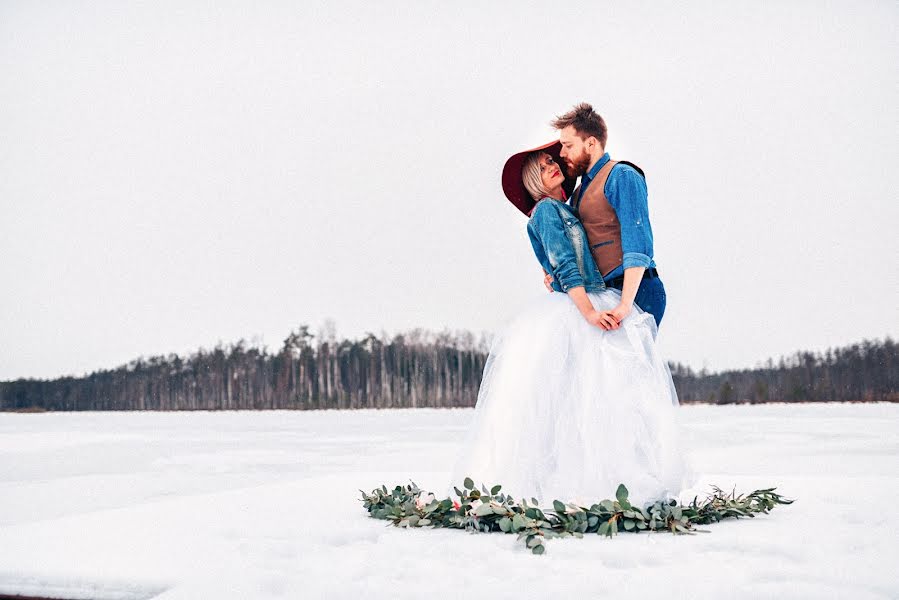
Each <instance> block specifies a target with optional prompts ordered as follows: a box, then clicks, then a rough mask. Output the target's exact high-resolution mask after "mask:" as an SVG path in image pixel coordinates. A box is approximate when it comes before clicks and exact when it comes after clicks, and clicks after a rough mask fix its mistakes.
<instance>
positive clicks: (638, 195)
mask: <svg viewBox="0 0 899 600" xmlns="http://www.w3.org/2000/svg"><path fill="white" fill-rule="evenodd" d="M552 126H553V127H554V128H556V129H557V130H559V141H560V142H561V143H562V151H561V157H562V159H563V160H565V163H566V165H567V166H568V177H570V178H574V177H578V176H580V178H581V183H580V185H579V186H578V188H577V189H575V190H574V193H573V194H572V196H571V198H570V199H569V202H570V204H571V206H572V207H573V208H574V209H575V211H576V212H577V213H578V216H579V217H580V219H581V222H582V223H583V225H584V229H585V230H586V232H587V239H588V241H589V244H590V251H591V252H592V253H593V258H594V259H595V260H596V265H597V266H598V267H599V271H600V273H602V278H603V281H604V282H605V284H606V287H610V288H615V289H618V290H620V291H621V302H620V303H619V304H618V306H616V307H615V308H614V309H612V310H606V311H602V312H601V313H600V314H601V318H600V327H602V328H603V329H605V330H610V329H618V327H619V324H620V323H621V321H622V320H623V319H624V318H625V317H626V316H627V315H628V314H630V312H631V310H632V308H633V304H634V302H636V303H637V306H639V307H640V308H641V309H643V310H644V311H646V312H648V313H650V314H652V316H654V317H655V320H656V325H659V324H661V322H662V315H664V314H665V304H666V295H665V286H664V285H662V280H661V279H659V274H658V271H656V268H655V266H656V264H655V261H654V260H653V254H652V227H651V226H650V224H649V208H648V205H647V198H646V181H645V179H644V176H643V171H642V169H640V167H638V166H637V165H635V164H633V163H629V162H626V161H614V160H611V159H610V158H609V153H608V152H606V151H605V147H606V137H607V129H606V123H605V121H603V118H602V117H601V116H599V115H598V114H597V113H596V111H594V110H593V107H592V106H590V105H589V104H587V103H586V102H582V103H581V104H578V105H577V106H575V107H574V108H573V109H571V110H570V111H568V112H567V113H565V114H564V115H562V116H560V117H558V118H556V119H555V120H554V121H553V122H552ZM551 278H552V275H547V276H546V280H545V283H546V284H547V287H548V288H549V289H550V290H552V288H551V287H550V285H549V282H550V281H551Z"/></svg>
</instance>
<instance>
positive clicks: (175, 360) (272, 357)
mask: <svg viewBox="0 0 899 600" xmlns="http://www.w3.org/2000/svg"><path fill="white" fill-rule="evenodd" d="M489 344H490V340H489V339H488V337H487V336H486V335H481V337H480V338H477V339H476V338H475V336H473V335H472V334H471V333H469V332H455V333H450V332H443V333H432V332H427V331H423V330H414V331H411V332H407V333H404V334H399V335H395V336H392V337H388V336H387V335H385V334H382V335H381V336H380V337H377V336H375V335H373V334H367V335H366V336H365V337H364V338H362V339H358V340H347V339H343V340H337V339H336V336H335V335H334V334H333V328H332V330H331V332H330V333H329V332H328V331H325V332H324V333H320V334H318V335H313V334H312V333H310V330H309V327H308V326H306V325H303V326H301V327H300V328H299V329H298V330H296V331H292V332H291V333H290V334H289V335H288V336H287V338H285V340H284V343H283V345H282V346H281V348H280V349H279V350H278V351H277V352H269V351H268V350H267V349H266V348H259V347H255V346H253V345H249V344H247V343H246V341H244V340H240V341H239V342H237V343H236V344H230V345H228V346H223V345H222V344H221V343H220V344H219V345H217V346H216V347H215V348H214V349H212V350H209V351H207V350H204V349H200V350H199V351H197V352H195V353H194V354H192V355H190V356H188V357H186V358H182V357H180V356H178V355H176V354H169V355H167V356H152V357H149V358H143V357H141V358H138V359H136V360H133V361H131V362H130V363H128V364H126V365H122V366H120V367H118V368H115V369H109V370H99V371H95V372H93V373H90V374H88V375H86V376H83V377H60V378H56V379H18V380H15V381H6V382H0V410H49V411H78V410H236V409H247V410H263V409H298V410H308V409H356V408H379V409H380V408H417V407H434V408H449V407H471V406H474V405H475V403H476V401H477V394H478V387H479V384H480V379H481V374H482V372H483V370H484V364H485V362H486V360H487V353H488V351H489ZM669 366H670V368H671V372H672V377H673V379H674V383H675V387H676V388H677V392H678V397H679V399H680V401H681V403H683V404H689V403H708V404H735V403H763V402H847V401H849V402H858V401H861V402H871V401H889V402H897V401H899V393H897V388H899V385H897V384H899V381H897V379H899V368H897V367H899V365H897V358H896V344H895V343H894V342H893V341H892V340H891V339H890V338H886V339H885V340H884V341H876V340H875V341H869V340H865V341H863V342H861V343H859V344H853V345H851V346H847V347H843V348H837V349H830V350H827V351H826V352H825V353H811V352H797V353H796V354H795V355H794V356H790V357H785V358H781V359H780V360H779V361H778V362H777V363H776V364H775V363H774V361H772V360H769V361H768V363H767V364H766V365H765V366H764V367H759V368H755V369H747V370H739V371H725V372H721V373H707V372H705V371H704V370H703V371H700V372H695V371H693V370H692V369H690V368H689V367H686V366H684V365H681V364H678V363H670V364H669Z"/></svg>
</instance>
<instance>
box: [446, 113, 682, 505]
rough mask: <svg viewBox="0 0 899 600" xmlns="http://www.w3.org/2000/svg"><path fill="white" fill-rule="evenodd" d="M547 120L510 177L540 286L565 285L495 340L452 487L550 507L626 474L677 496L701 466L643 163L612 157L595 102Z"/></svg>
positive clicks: (594, 497) (655, 493) (646, 499)
mask: <svg viewBox="0 0 899 600" xmlns="http://www.w3.org/2000/svg"><path fill="white" fill-rule="evenodd" d="M552 124H553V126H554V127H555V129H557V130H558V131H559V139H558V140H554V141H552V142H550V143H547V144H544V145H542V146H540V147H538V148H534V149H531V150H526V151H524V152H518V153H516V154H514V155H512V156H511V157H510V158H509V159H508V160H507V161H506V165H505V167H504V169H503V173H502V187H503V192H504V193H505V195H506V197H507V198H508V199H509V201H511V202H512V204H514V205H515V206H516V207H517V208H518V209H519V210H520V211H521V212H522V213H524V214H525V215H526V216H527V217H528V222H527V231H528V236H529V238H530V241H531V245H532V247H533V250H534V253H535V255H536V258H537V261H538V262H539V263H540V265H541V266H542V267H543V270H544V273H545V279H544V283H545V284H546V286H547V288H549V289H550V291H555V292H562V293H554V294H547V295H546V296H544V297H542V298H540V299H539V300H538V301H537V302H534V303H533V304H532V305H530V306H528V307H526V308H525V309H524V310H523V311H522V312H520V313H519V314H517V315H516V316H515V317H513V318H512V319H511V320H510V322H509V323H508V324H507V325H506V326H505V328H504V329H503V330H502V331H501V332H500V333H499V334H498V335H497V336H496V337H495V338H494V341H493V344H492V347H491V349H490V354H489V356H488V358H487V363H486V365H485V367H484V373H483V376H482V379H481V386H480V390H479V393H478V400H477V404H476V406H475V411H474V416H473V419H472V424H471V426H470V429H469V430H468V434H467V436H466V440H465V442H464V444H463V445H462V447H461V451H460V454H459V456H458V458H457V460H456V464H455V466H454V468H453V474H452V477H451V480H450V486H449V488H448V495H450V496H452V495H453V494H452V491H451V490H452V487H453V486H454V485H455V486H458V485H459V483H460V482H461V481H462V480H463V479H464V478H465V477H471V478H472V479H473V480H474V481H475V482H479V483H484V484H486V485H487V486H488V487H489V486H491V485H493V484H501V485H502V486H503V489H504V490H505V492H506V493H507V494H510V495H512V496H513V497H516V498H528V499H530V498H532V497H534V498H537V499H538V500H539V501H540V503H541V504H545V503H547V502H552V500H561V501H563V502H578V503H587V504H585V505H588V506H589V503H590V502H593V501H598V500H600V499H602V498H610V497H614V494H615V490H616V489H617V486H618V484H619V483H624V484H625V485H626V486H627V488H628V490H629V491H630V498H631V501H632V502H634V503H637V502H643V503H644V504H648V503H651V502H654V501H656V500H660V499H668V498H672V497H677V495H678V494H679V493H680V492H681V491H682V490H684V489H685V488H688V487H690V485H691V484H692V477H693V473H692V469H691V468H690V466H689V465H688V464H687V461H686V459H685V457H684V453H683V450H682V448H681V445H680V442H679V432H678V426H677V420H676V410H677V407H678V406H679V404H678V400H677V393H676V392H675V389H674V384H673V382H672V380H671V373H670V371H669V369H668V365H667V364H666V362H665V361H664V360H663V358H662V357H661V355H660V354H659V352H658V350H657V348H656V344H655V339H656V335H657V332H658V329H657V328H658V325H659V323H661V321H662V316H663V314H664V312H665V303H666V296H665V288H664V286H663V285H662V280H661V279H660V278H659V275H658V271H657V270H656V268H655V266H656V265H655V262H654V260H653V247H652V229H651V227H650V223H649V212H648V205H647V188H646V182H645V180H644V177H643V171H642V170H641V169H640V168H639V167H637V166H636V165H634V164H632V163H628V162H625V161H615V160H612V159H611V158H610V156H609V153H608V152H606V150H605V148H606V140H607V129H606V124H605V122H604V121H603V119H602V117H601V116H600V115H599V114H597V113H596V112H595V111H594V110H593V108H592V107H591V106H590V105H589V104H579V105H577V106H575V107H574V108H573V109H572V110H571V111H570V112H568V113H566V114H564V115H562V116H560V117H558V118H557V119H555V120H554V121H553V123H552ZM578 177H580V184H579V185H578V186H577V187H576V188H575V182H576V179H577V178H578Z"/></svg>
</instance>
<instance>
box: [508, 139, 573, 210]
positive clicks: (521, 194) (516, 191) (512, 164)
mask: <svg viewBox="0 0 899 600" xmlns="http://www.w3.org/2000/svg"><path fill="white" fill-rule="evenodd" d="M537 151H543V152H546V153H547V154H549V155H550V156H552V157H553V160H554V161H556V164H558V165H559V168H560V169H562V176H563V177H564V178H565V180H564V181H563V182H562V189H563V190H565V195H566V196H568V197H570V196H571V193H572V192H573V191H574V183H575V180H576V178H575V177H568V169H567V166H566V165H565V161H563V160H562V157H561V156H560V153H561V152H562V142H560V141H559V140H554V141H552V142H549V143H546V144H543V145H542V146H537V147H536V148H531V149H530V150H524V151H522V152H518V153H516V154H513V155H512V156H510V157H509V159H508V160H507V161H506V165H505V166H504V167H503V178H502V183H503V193H504V194H505V195H506V198H508V199H509V202H511V203H512V204H513V205H515V208H517V209H518V210H520V211H521V212H523V213H524V214H525V216H527V215H529V214H530V212H531V209H532V208H534V205H535V204H537V202H536V200H534V199H533V198H531V195H530V194H529V193H528V190H527V188H525V187H524V180H523V179H522V177H521V168H522V167H523V166H524V161H525V159H526V158H527V156H528V154H530V153H531V152H537Z"/></svg>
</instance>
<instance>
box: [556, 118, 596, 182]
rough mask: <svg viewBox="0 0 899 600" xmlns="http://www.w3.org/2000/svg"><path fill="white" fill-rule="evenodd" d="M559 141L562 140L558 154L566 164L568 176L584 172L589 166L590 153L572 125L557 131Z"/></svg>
mask: <svg viewBox="0 0 899 600" xmlns="http://www.w3.org/2000/svg"><path fill="white" fill-rule="evenodd" d="M559 141H560V142H562V151H561V152H560V153H559V154H560V156H561V157H562V159H563V160H564V161H565V164H566V165H567V166H568V176H569V177H580V176H581V175H583V174H584V173H586V172H587V169H589V168H590V155H589V154H587V147H586V145H585V144H584V140H582V139H581V136H580V135H578V132H577V130H576V129H575V128H574V127H573V126H572V125H569V126H568V127H566V128H564V129H562V130H561V131H559Z"/></svg>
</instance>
